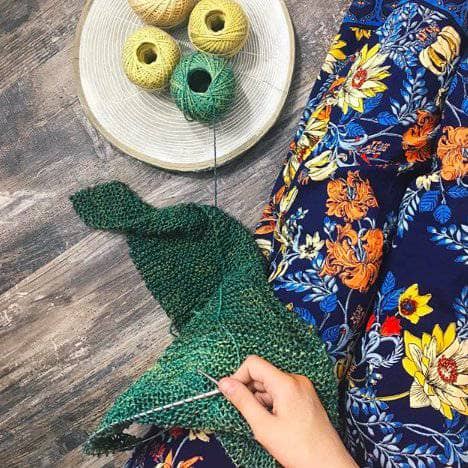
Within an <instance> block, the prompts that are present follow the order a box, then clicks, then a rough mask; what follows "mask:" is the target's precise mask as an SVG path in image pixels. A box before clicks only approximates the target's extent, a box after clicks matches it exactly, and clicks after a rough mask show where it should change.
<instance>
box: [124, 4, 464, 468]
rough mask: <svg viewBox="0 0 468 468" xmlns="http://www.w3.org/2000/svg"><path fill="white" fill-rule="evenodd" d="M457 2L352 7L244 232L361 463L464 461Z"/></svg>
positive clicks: (460, 30) (460, 13) (460, 8)
mask: <svg viewBox="0 0 468 468" xmlns="http://www.w3.org/2000/svg"><path fill="white" fill-rule="evenodd" d="M466 10H467V5H466V1H465V0H430V1H425V2H423V1H398V0H395V1H388V0H354V1H353V2H352V4H351V7H350V9H349V11H348V13H347V15H346V17H345V20H344V22H343V24H342V27H341V29H340V31H339V33H338V34H337V35H336V37H335V38H334V40H333V43H332V45H331V48H330V50H329V52H328V54H327V56H326V59H325V63H324V65H323V68H322V70H321V72H320V74H319V77H318V79H317V81H316V83H315V85H314V87H313V89H312V92H311V95H310V98H309V100H308V103H307V105H306V107H305V110H304V113H303V115H302V118H301V120H300V122H299V125H298V129H297V132H296V134H295V135H294V138H293V139H292V141H291V144H290V148H289V151H288V154H287V157H286V159H285V162H284V165H283V167H282V168H281V173H280V176H279V177H278V179H277V181H276V183H275V185H274V187H273V191H272V195H271V198H270V201H269V203H268V205H267V206H266V208H265V210H264V213H263V216H262V219H261V221H260V223H259V224H258V226H257V229H256V235H257V241H258V244H259V246H260V248H261V249H262V250H263V252H264V253H265V255H266V256H267V257H268V259H269V262H270V270H271V276H270V281H271V284H272V286H273V288H274V290H275V292H276V294H277V296H278V298H279V299H280V300H281V301H282V302H284V303H285V304H287V306H288V309H289V310H290V312H291V313H297V314H298V315H300V316H301V317H302V318H303V319H304V320H305V321H306V322H308V323H310V324H313V325H315V326H316V327H317V329H318V330H319V333H320V335H321V337H322V339H323V341H324V342H325V344H326V346H327V349H328V352H329V354H330V356H331V358H332V359H333V361H334V362H335V368H336V373H337V376H338V377H339V379H340V381H341V385H342V409H343V417H344V421H345V428H346V429H345V435H344V441H345V444H346V445H347V447H348V449H349V450H350V452H351V453H352V455H353V456H354V457H355V459H356V461H357V462H358V463H359V465H360V466H384V467H387V466H388V467H392V466H398V467H418V468H419V467H426V466H427V467H434V466H459V467H461V466H464V465H465V464H466V463H467V462H468V442H467V440H468V437H467V436H468V431H467V426H466V416H467V415H468V285H467V280H466V279H467V277H468V276H467V268H466V266H467V264H468V222H467V221H468V220H467V218H468V217H467V204H466V199H467V197H468V186H467V182H468V181H467V177H466V176H467V173H468V128H467V120H468V119H467V113H468V97H467V92H466V87H467V82H468V57H467V56H466V53H465V43H466V35H465V32H464V31H466V29H467V28H466V26H467V24H466V17H467V14H466V13H467V11H466ZM213 441H214V442H213ZM215 441H216V439H215V437H214V436H213V437H212V441H211V442H209V443H207V445H206V446H205V448H206V447H209V446H210V445H211V444H214V445H215V444H216V442H215ZM176 447H177V444H173V445H171V446H170V448H167V450H166V452H164V455H165V456H167V453H169V450H172V452H173V453H174V450H177V448H176ZM185 448H186V449H187V445H186V446H185ZM140 452H141V449H140ZM140 452H138V451H137V454H138V453H140ZM218 454H219V452H218ZM187 456H188V454H187ZM189 458H190V457H189ZM205 458H206V457H205ZM196 463H197V464H196V465H194V466H197V467H198V466H200V467H203V466H208V465H205V464H203V461H202V460H200V459H199V460H197V461H196ZM217 463H219V464H218V466H230V465H229V463H230V462H229V461H227V460H226V462H225V464H224V462H221V461H219V460H218V462H217ZM129 466H130V465H129ZM131 466H147V465H139V464H134V465H131ZM154 466H156V464H155V465H154ZM158 466H179V465H177V464H173V465H167V464H165V465H158ZM181 466H185V465H181ZM190 466H192V465H190Z"/></svg>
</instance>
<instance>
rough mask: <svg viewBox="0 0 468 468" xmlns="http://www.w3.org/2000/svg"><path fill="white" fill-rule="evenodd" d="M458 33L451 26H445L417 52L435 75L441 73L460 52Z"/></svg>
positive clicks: (421, 60)
mask: <svg viewBox="0 0 468 468" xmlns="http://www.w3.org/2000/svg"><path fill="white" fill-rule="evenodd" d="M460 43H461V39H460V35H459V34H458V33H457V31H455V29H454V28H453V27H452V26H445V27H444V28H442V29H441V31H440V32H439V33H438V34H437V36H436V39H435V41H434V42H433V43H432V44H431V45H430V46H428V47H426V48H425V49H423V50H421V52H420V53H419V60H420V62H421V63H422V64H423V65H424V67H426V68H427V69H428V70H430V71H431V72H432V73H434V74H435V75H442V74H444V73H445V71H446V70H447V67H448V66H449V65H450V64H451V63H452V62H453V61H454V60H455V59H456V58H457V57H458V55H459V54H460Z"/></svg>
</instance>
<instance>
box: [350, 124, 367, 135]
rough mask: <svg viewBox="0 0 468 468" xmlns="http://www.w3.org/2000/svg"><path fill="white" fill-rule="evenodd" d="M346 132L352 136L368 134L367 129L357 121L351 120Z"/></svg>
mask: <svg viewBox="0 0 468 468" xmlns="http://www.w3.org/2000/svg"><path fill="white" fill-rule="evenodd" d="M346 134H347V135H348V136H349V137H351V138H354V137H358V136H363V135H365V134H366V132H365V130H364V129H363V128H362V127H361V126H360V125H359V124H357V123H355V122H351V123H350V124H349V125H348V126H347V127H346Z"/></svg>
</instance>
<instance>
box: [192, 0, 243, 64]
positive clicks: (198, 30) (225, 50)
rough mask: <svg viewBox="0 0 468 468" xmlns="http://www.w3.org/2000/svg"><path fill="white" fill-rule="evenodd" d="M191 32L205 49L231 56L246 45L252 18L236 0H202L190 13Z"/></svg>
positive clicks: (207, 51) (193, 40)
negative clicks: (249, 18)
mask: <svg viewBox="0 0 468 468" xmlns="http://www.w3.org/2000/svg"><path fill="white" fill-rule="evenodd" d="M188 32H189V37H190V40H191V41H192V44H193V45H194V47H195V48H196V49H198V50H200V51H201V52H206V53H208V54H214V55H221V56H224V57H231V56H233V55H235V54H237V53H238V52H239V51H240V50H241V49H242V47H244V45H245V41H246V40H247V37H248V35H249V20H248V18H247V15H246V14H245V12H244V10H243V9H242V7H241V6H240V5H239V4H238V3H237V2H235V1H233V0H201V1H200V2H199V3H198V4H197V5H196V6H195V8H194V9H193V11H192V13H191V14H190V19H189V25H188Z"/></svg>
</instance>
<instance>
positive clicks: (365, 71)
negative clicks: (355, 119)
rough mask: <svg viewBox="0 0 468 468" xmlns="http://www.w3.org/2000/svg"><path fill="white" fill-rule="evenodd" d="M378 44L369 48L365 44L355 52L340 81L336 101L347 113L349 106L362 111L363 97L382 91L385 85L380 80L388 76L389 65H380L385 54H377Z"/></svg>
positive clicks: (384, 58)
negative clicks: (346, 71)
mask: <svg viewBox="0 0 468 468" xmlns="http://www.w3.org/2000/svg"><path fill="white" fill-rule="evenodd" d="M379 50H380V44H376V45H375V46H374V47H372V48H371V49H369V47H368V45H367V44H366V45H365V46H364V47H363V48H362V49H361V51H360V52H359V53H358V54H357V56H356V60H355V61H354V63H353V65H352V67H351V69H350V70H349V73H348V75H347V77H346V78H345V79H344V81H343V82H342V83H340V87H339V90H338V92H337V95H336V97H337V103H338V106H340V107H341V108H342V109H343V112H344V113H345V114H346V113H348V110H349V108H351V109H354V110H356V111H358V112H363V111H364V99H367V98H370V97H374V96H376V95H377V94H378V93H382V92H383V91H385V90H386V89H387V86H386V85H385V84H384V83H382V81H381V80H383V79H385V78H388V77H389V76H390V72H388V69H389V68H390V66H388V65H387V66H382V64H383V63H384V62H385V60H386V58H387V56H386V55H384V54H379V53H378V52H379Z"/></svg>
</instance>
